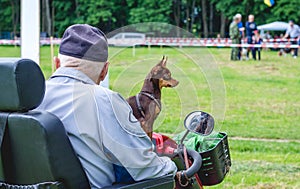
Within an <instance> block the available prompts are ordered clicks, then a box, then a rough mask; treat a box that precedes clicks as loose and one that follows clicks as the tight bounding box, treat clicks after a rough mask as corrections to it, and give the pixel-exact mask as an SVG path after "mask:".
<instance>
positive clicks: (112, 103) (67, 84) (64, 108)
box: [38, 24, 176, 188]
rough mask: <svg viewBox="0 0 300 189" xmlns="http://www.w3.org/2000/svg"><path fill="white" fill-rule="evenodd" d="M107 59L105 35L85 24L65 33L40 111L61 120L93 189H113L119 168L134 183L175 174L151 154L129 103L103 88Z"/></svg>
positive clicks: (172, 167)
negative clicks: (101, 84) (105, 188)
mask: <svg viewBox="0 0 300 189" xmlns="http://www.w3.org/2000/svg"><path fill="white" fill-rule="evenodd" d="M107 59H108V46H107V40H106V37H105V35H104V34H103V33H102V31H100V30H99V29H97V28H95V27H92V26H89V25H86V24H77V25H73V26H70V27H69V28H67V29H66V31H65V33H64V35H63V37H62V41H61V45H60V48H59V54H58V58H55V62H56V65H57V67H60V68H58V69H57V71H56V72H55V73H54V74H53V75H52V76H51V77H50V79H49V80H48V81H47V84H46V94H45V98H44V100H43V102H42V104H41V105H40V106H39V107H38V109H39V110H46V111H49V112H51V113H53V114H55V115H56V116H58V117H59V118H60V119H61V120H62V122H63V124H64V126H65V129H66V131H67V133H68V136H69V138H70V140H71V143H72V145H73V147H74V149H75V151H76V153H77V155H78V157H79V159H80V161H81V163H82V165H83V168H84V170H85V172H86V174H87V176H88V179H89V181H90V185H91V187H92V188H102V187H105V186H109V185H112V184H113V183H114V182H115V181H116V175H115V170H116V167H117V168H120V167H122V168H123V167H124V168H125V170H126V172H127V175H129V176H131V177H132V178H133V180H135V181H140V180H144V179H150V178H156V177H160V176H162V175H166V174H169V173H173V174H175V172H176V166H175V164H174V163H173V162H172V161H171V160H170V159H169V158H167V157H158V156H157V155H156V154H155V152H154V151H153V146H152V143H151V140H150V138H149V137H148V136H147V134H146V133H145V132H144V131H143V129H142V128H141V126H140V123H139V122H138V121H137V120H136V118H135V117H134V116H133V114H132V110H131V108H130V106H129V105H128V103H127V102H126V100H124V99H123V98H122V97H121V96H120V95H119V94H118V93H116V92H113V91H111V90H109V89H106V88H103V87H101V86H100V85H99V83H100V82H101V81H102V80H103V79H104V78H105V76H106V73H107V70H108V65H109V63H108V61H107ZM125 175H126V174H125ZM128 180H130V179H128Z"/></svg>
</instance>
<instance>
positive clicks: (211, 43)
mask: <svg viewBox="0 0 300 189" xmlns="http://www.w3.org/2000/svg"><path fill="white" fill-rule="evenodd" d="M296 40H297V39H285V40H283V39H265V40H263V43H262V44H246V41H243V42H244V44H232V41H231V39H228V38H146V39H145V40H141V39H137V40H134V39H130V40H126V41H124V40H120V41H118V42H117V43H114V44H110V43H109V45H115V46H135V45H148V46H178V47H189V46H190V47H245V48H248V47H249V48H251V47H256V48H300V47H299V45H295V44H293V45H292V44H291V42H292V41H296ZM52 43H53V44H54V45H59V44H60V43H61V39H60V38H53V40H52ZM40 44H41V45H50V38H44V39H41V40H40ZM0 45H21V44H20V39H16V40H7V39H3V40H0Z"/></svg>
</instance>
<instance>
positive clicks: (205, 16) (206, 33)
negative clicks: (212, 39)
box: [201, 0, 208, 38]
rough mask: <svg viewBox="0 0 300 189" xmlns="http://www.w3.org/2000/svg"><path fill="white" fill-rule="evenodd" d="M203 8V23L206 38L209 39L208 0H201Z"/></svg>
mask: <svg viewBox="0 0 300 189" xmlns="http://www.w3.org/2000/svg"><path fill="white" fill-rule="evenodd" d="M201 7H202V11H201V12H202V22H203V33H204V37H205V38H206V37H208V27H207V10H206V9H207V7H206V0H201Z"/></svg>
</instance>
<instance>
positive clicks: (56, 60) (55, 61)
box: [53, 56, 60, 69]
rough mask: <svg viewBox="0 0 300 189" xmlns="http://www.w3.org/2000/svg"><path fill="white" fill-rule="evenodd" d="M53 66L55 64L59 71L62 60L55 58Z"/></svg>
mask: <svg viewBox="0 0 300 189" xmlns="http://www.w3.org/2000/svg"><path fill="white" fill-rule="evenodd" d="M53 64H55V68H56V69H58V68H59V67H60V59H59V58H58V57H56V56H55V57H53Z"/></svg>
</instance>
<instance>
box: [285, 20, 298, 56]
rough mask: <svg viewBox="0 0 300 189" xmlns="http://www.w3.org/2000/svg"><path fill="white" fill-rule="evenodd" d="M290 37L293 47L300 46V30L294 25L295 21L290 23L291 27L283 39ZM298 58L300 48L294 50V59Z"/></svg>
mask: <svg viewBox="0 0 300 189" xmlns="http://www.w3.org/2000/svg"><path fill="white" fill-rule="evenodd" d="M288 37H290V39H292V41H291V42H292V45H297V44H298V45H300V28H299V26H297V25H295V24H294V21H293V20H290V21H289V26H288V28H287V30H286V32H285V35H284V36H283V39H286V38H288ZM297 56H298V48H294V58H297Z"/></svg>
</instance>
